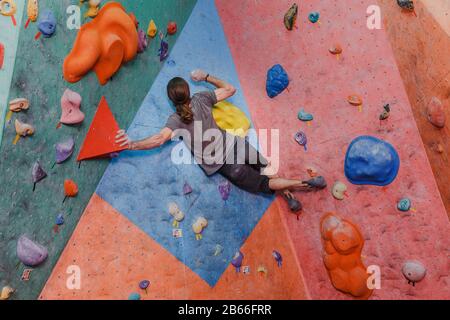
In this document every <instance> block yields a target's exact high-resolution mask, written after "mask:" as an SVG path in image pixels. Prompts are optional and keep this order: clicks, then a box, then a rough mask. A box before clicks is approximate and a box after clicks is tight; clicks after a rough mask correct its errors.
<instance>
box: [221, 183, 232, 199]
mask: <svg viewBox="0 0 450 320" xmlns="http://www.w3.org/2000/svg"><path fill="white" fill-rule="evenodd" d="M219 193H220V196H221V197H222V200H223V201H227V200H228V198H229V197H230V193H231V184H230V182H228V181H225V182H222V183H221V184H219Z"/></svg>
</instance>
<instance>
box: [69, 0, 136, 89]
mask: <svg viewBox="0 0 450 320" xmlns="http://www.w3.org/2000/svg"><path fill="white" fill-rule="evenodd" d="M137 48H138V33H137V30H136V26H135V22H134V21H133V19H132V17H130V15H128V14H127V13H126V12H125V9H124V8H123V6H122V5H121V4H120V3H116V2H109V3H107V4H106V5H105V6H104V7H103V8H102V9H101V10H100V12H99V13H98V15H97V17H96V18H95V19H94V20H92V21H91V22H88V23H86V24H84V25H83V26H82V27H81V29H80V31H79V32H78V35H77V39H76V40H75V44H74V46H73V48H72V51H71V52H70V53H69V55H68V56H67V57H66V59H65V60H64V65H63V74H64V78H65V79H66V80H67V81H68V82H72V83H74V82H78V81H80V80H81V79H82V78H83V77H84V76H85V75H86V74H87V73H88V72H89V71H91V70H94V71H95V73H96V74H97V78H98V80H99V82H100V84H101V85H105V84H106V83H107V82H108V81H109V79H111V77H112V76H113V75H114V74H115V73H116V72H117V71H118V70H119V69H120V67H121V66H122V64H123V63H126V62H129V61H130V60H132V59H134V58H135V57H136V55H137Z"/></svg>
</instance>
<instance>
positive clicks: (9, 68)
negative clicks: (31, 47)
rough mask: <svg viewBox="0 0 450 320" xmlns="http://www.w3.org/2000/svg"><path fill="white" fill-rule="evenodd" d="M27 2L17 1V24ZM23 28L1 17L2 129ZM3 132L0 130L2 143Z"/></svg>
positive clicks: (0, 114)
mask: <svg viewBox="0 0 450 320" xmlns="http://www.w3.org/2000/svg"><path fill="white" fill-rule="evenodd" d="M24 3H25V0H17V1H16V6H17V13H16V14H15V15H14V18H15V19H16V22H17V21H18V22H19V23H20V21H22V14H23V10H24ZM20 30H21V26H20V25H18V26H16V27H14V25H13V22H12V20H11V18H10V17H5V16H2V15H0V43H3V45H4V46H5V61H4V63H3V68H1V69H0V128H3V119H4V117H5V115H6V112H7V105H8V95H9V88H10V86H11V79H12V74H13V71H14V62H15V59H16V49H17V42H18V41H19V33H20ZM2 136H3V130H0V143H1V142H2Z"/></svg>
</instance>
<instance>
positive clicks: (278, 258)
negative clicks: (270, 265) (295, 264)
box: [272, 250, 283, 268]
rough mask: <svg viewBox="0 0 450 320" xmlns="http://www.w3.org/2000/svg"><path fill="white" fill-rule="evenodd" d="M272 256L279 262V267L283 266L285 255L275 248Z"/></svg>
mask: <svg viewBox="0 0 450 320" xmlns="http://www.w3.org/2000/svg"><path fill="white" fill-rule="evenodd" d="M272 256H273V257H274V258H275V261H276V262H277V263H278V267H280V268H281V266H282V264H283V256H282V255H281V253H279V252H278V251H276V250H274V251H273V252H272Z"/></svg>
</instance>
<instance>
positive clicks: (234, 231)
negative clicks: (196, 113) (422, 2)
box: [0, 0, 450, 300]
mask: <svg viewBox="0 0 450 320" xmlns="http://www.w3.org/2000/svg"><path fill="white" fill-rule="evenodd" d="M372 4H373V3H371V1H369V0H362V1H361V0H349V1H345V2H343V1H333V2H330V3H328V2H327V3H326V4H325V3H324V2H323V1H319V0H311V1H307V2H306V1H302V2H299V18H298V22H297V28H294V30H293V31H291V32H289V31H287V30H286V29H285V27H284V25H283V23H282V22H283V16H284V14H285V12H286V11H287V10H288V8H289V7H290V6H291V5H292V3H291V2H290V1H285V0H282V1H268V0H267V1H263V0H259V1H256V0H255V1H239V0H228V1H225V0H216V1H212V0H198V1H197V2H196V5H195V7H194V9H193V11H192V14H191V15H190V17H189V20H188V21H187V23H186V26H185V28H184V29H183V30H182V31H181V32H180V35H179V38H178V40H177V41H176V43H175V45H174V47H173V50H172V52H171V55H170V57H169V59H168V62H167V63H166V64H164V66H163V68H162V69H161V72H160V73H159V74H158V76H157V77H156V79H155V81H154V83H153V85H152V86H151V88H150V86H149V88H148V89H149V90H147V91H146V92H145V93H147V95H146V97H145V99H142V98H141V100H143V102H142V101H140V102H142V103H140V102H139V103H138V105H140V108H139V109H138V110H137V108H136V110H135V111H134V112H131V111H130V112H129V114H128V116H130V118H129V119H131V118H133V117H134V120H133V121H132V122H131V125H130V127H129V133H130V135H131V137H132V138H135V139H136V138H141V137H144V136H146V135H149V134H152V133H155V132H157V131H158V129H159V128H160V127H161V126H163V125H164V123H165V119H166V118H167V116H168V115H169V114H170V112H171V109H170V104H169V102H168V101H167V98H166V96H165V90H164V89H165V85H166V83H167V80H168V79H170V78H171V77H172V76H174V75H179V76H183V77H186V78H187V77H188V76H189V71H190V70H192V69H193V68H197V67H202V68H204V69H206V70H208V72H211V73H212V74H217V75H219V76H221V77H223V78H226V79H227V80H229V81H231V82H232V83H233V84H234V85H235V86H236V87H237V88H238V94H237V95H236V96H235V97H233V98H232V100H231V102H232V103H234V104H235V105H237V106H239V107H240V108H242V109H243V110H244V112H245V113H246V114H247V116H248V117H249V118H250V119H251V121H252V123H253V126H254V127H255V128H256V129H277V130H279V133H280V149H279V152H277V151H276V150H275V149H273V148H269V150H263V151H264V152H267V153H270V154H271V155H272V156H275V155H277V154H278V155H279V157H280V165H281V168H280V174H281V175H284V176H287V177H291V178H298V177H302V178H303V177H306V176H307V173H306V171H307V168H308V167H310V166H311V167H315V168H316V169H317V171H318V172H319V173H320V174H322V175H323V176H325V177H326V178H327V180H328V183H329V185H330V186H331V185H333V183H334V182H335V181H337V180H340V181H343V182H345V183H346V184H347V186H348V192H347V193H348V197H346V198H345V199H344V200H343V201H338V200H336V199H334V198H333V196H332V195H331V190H330V189H331V188H328V189H327V190H324V191H321V192H317V193H305V194H302V193H298V194H297V197H298V198H299V199H300V200H301V201H302V203H303V205H304V212H303V214H302V215H301V216H300V218H299V219H298V218H297V217H296V216H295V215H292V214H291V213H290V212H289V210H288V208H287V206H286V204H285V202H284V201H283V200H282V199H279V198H271V197H262V196H254V195H250V194H247V193H245V192H243V191H240V190H238V189H237V188H234V187H233V188H232V190H231V194H230V198H229V199H228V200H226V201H224V200H223V199H221V198H220V194H219V191H218V185H219V184H220V183H222V182H223V178H221V177H220V176H214V177H212V178H210V179H207V178H206V177H205V176H204V175H203V174H202V172H201V171H200V169H199V168H198V167H196V166H180V167H175V166H174V165H173V164H172V163H171V162H170V160H169V159H168V158H169V156H170V154H171V151H172V150H173V149H174V148H176V147H178V146H179V144H178V143H175V142H173V143H171V144H170V145H167V146H165V147H163V148H160V149H157V150H153V151H151V152H137V153H130V152H126V153H123V154H121V156H120V157H119V158H118V159H115V160H113V161H112V162H111V163H110V165H109V167H108V168H107V170H106V172H105V174H104V175H103V178H102V179H101V181H100V183H99V184H98V185H97V184H94V181H90V185H89V187H91V188H92V189H91V190H90V192H91V193H89V194H88V193H87V192H88V191H89V190H84V191H83V192H85V195H84V196H85V197H86V199H87V197H90V201H89V204H88V205H87V207H86V210H85V211H84V213H83V215H82V217H81V219H80V221H79V223H78V225H77V227H76V229H75V231H74V232H73V234H72V236H71V238H70V240H69V242H68V244H67V245H66V247H65V249H64V251H63V253H62V254H61V256H60V257H59V260H58V262H57V263H56V265H55V267H54V268H53V271H52V273H51V275H50V277H49V278H48V281H47V283H46V285H45V287H44V289H43V290H42V292H41V294H40V295H39V298H40V299H127V298H128V297H129V296H130V294H132V293H133V292H137V293H140V294H141V297H142V299H310V298H312V299H351V297H350V296H348V295H345V294H343V293H341V292H339V291H337V290H336V289H334V288H333V286H332V284H331V282H330V279H329V277H328V274H327V272H326V269H325V267H324V264H323V259H322V258H323V247H322V242H321V232H320V221H321V218H322V217H323V216H324V215H325V214H326V212H330V211H331V212H336V213H337V214H338V215H339V216H341V217H343V218H345V219H348V220H350V221H352V222H353V223H354V224H355V225H357V226H358V228H359V229H360V231H361V234H362V237H363V238H364V240H365V245H364V248H363V251H362V257H361V258H362V261H363V263H364V264H365V265H366V266H369V265H376V266H379V267H380V270H381V289H379V290H375V291H374V293H373V295H372V298H373V299H396V300H397V299H431V298H435V299H448V298H449V297H450V292H449V287H450V286H449V276H448V254H447V251H448V248H449V239H448V234H449V231H450V228H449V222H448V218H447V214H446V210H445V208H444V205H443V202H442V199H441V197H440V194H439V190H438V187H437V184H436V181H435V179H434V176H433V173H432V169H431V166H430V163H429V161H428V158H427V154H426V150H425V148H424V145H423V143H422V140H421V137H420V134H419V130H418V127H417V125H416V121H415V117H414V114H413V110H412V108H411V105H410V103H409V101H408V95H407V93H406V91H405V87H404V85H403V82H402V78H401V76H400V73H399V71H398V68H397V62H396V60H395V59H394V54H393V52H392V50H391V46H390V42H389V38H388V36H387V34H386V31H385V30H384V29H382V30H368V29H367V28H366V19H367V16H366V10H367V7H368V6H369V5H372ZM312 11H317V12H320V15H321V19H320V23H316V24H312V23H310V22H309V21H308V14H309V13H310V12H312ZM398 14H401V11H399V12H398ZM419 14H420V11H419ZM138 18H139V17H138ZM334 43H339V44H340V45H341V46H342V47H343V54H342V55H341V56H340V57H339V58H337V57H336V56H333V55H332V54H330V53H329V51H328V49H329V48H330V46H332V45H333V44H334ZM269 48H270V50H269ZM278 63H279V64H282V65H283V67H284V68H285V69H286V71H287V72H288V74H289V78H290V80H291V84H290V86H289V90H286V91H285V92H283V93H282V94H281V95H279V96H278V97H276V98H275V99H269V98H268V97H267V94H266V92H265V84H266V72H267V70H268V69H269V68H270V67H272V66H273V65H274V64H278ZM87 80H88V79H85V80H84V81H87ZM117 81H119V80H117ZM121 81H123V79H122V80H121ZM115 83H116V77H115V78H114V81H113V82H112V83H111V85H114V84H115ZM121 83H122V82H121ZM126 83H127V85H128V84H129V82H126ZM122 85H123V83H122ZM192 88H193V91H195V92H197V91H200V90H204V89H206V88H207V87H204V86H203V85H194V84H192ZM87 94H88V93H87ZM91 94H93V93H92V92H91ZM351 94H358V95H360V96H361V97H362V99H363V102H364V103H363V107H362V110H361V112H359V111H358V108H357V107H354V106H351V105H349V104H348V102H347V96H349V95H351ZM133 98H134V97H133ZM110 100H111V99H110ZM386 103H389V104H391V106H392V112H391V116H390V118H389V120H387V121H384V122H380V121H379V115H380V113H381V111H382V107H383V105H385V104H386ZM111 104H112V108H113V109H114V110H113V111H115V114H118V111H117V110H118V109H116V108H119V109H120V107H117V105H116V106H115V104H114V102H111ZM133 105H134V104H133ZM301 107H304V108H305V109H306V110H307V111H308V112H311V113H312V114H314V117H315V119H314V121H313V122H312V123H310V125H307V124H305V123H302V122H300V121H299V120H298V119H297V113H298V111H299V110H300V108H301ZM118 119H119V122H120V123H121V124H122V123H123V122H121V121H124V120H122V119H121V118H120V115H118ZM299 129H301V130H302V131H304V132H305V133H306V135H307V137H308V141H309V143H308V149H307V150H305V149H304V148H303V147H301V146H299V145H298V144H297V143H296V142H295V141H294V139H293V137H294V134H295V133H296V132H297V131H298V130H299ZM361 135H372V136H376V137H378V138H380V139H383V140H385V141H387V142H389V143H391V144H392V145H393V146H394V147H395V149H396V150H397V151H398V154H399V156H400V161H401V165H400V172H399V175H398V177H397V178H396V180H395V181H394V182H393V183H392V184H391V185H389V186H386V187H372V186H355V185H351V184H350V183H349V182H348V181H347V179H346V178H345V176H344V157H345V153H346V151H347V149H348V146H349V144H350V143H351V141H352V140H353V139H355V138H357V137H358V136H361ZM10 138H11V137H10ZM30 141H31V140H30ZM23 142H25V143H30V142H28V141H21V142H20V143H23ZM53 143H54V142H53ZM4 145H5V144H4ZM31 164H32V161H31V160H30V163H29V166H31ZM91 165H94V164H91ZM85 166H86V165H83V166H82V168H81V170H83V169H84V170H86V168H85ZM101 173H103V171H102V172H101ZM100 175H101V174H100V173H98V172H97V174H96V175H95V176H100ZM186 182H188V183H189V184H190V185H191V186H192V187H193V190H194V191H193V193H192V194H190V195H187V196H185V195H183V185H184V183H186ZM44 183H47V182H44ZM43 186H44V185H38V189H37V192H42V191H39V190H41V189H42V188H43ZM2 187H3V186H2ZM94 187H97V188H96V189H95V193H94V194H93V195H92V192H93V188H94ZM3 188H4V187H3ZM11 188H12V189H11V190H18V187H17V186H14V189H13V187H11ZM85 188H86V186H85ZM53 192H54V193H56V192H59V190H54V191H53ZM30 194H31V192H29V193H28V197H30ZM34 197H35V195H33V198H34ZM404 197H408V198H410V199H411V200H412V203H413V210H411V211H409V212H407V213H402V212H400V211H398V210H397V203H398V201H399V200H400V199H402V198H404ZM36 199H40V198H36ZM170 202H176V203H177V204H178V205H179V206H180V209H182V210H183V211H184V212H185V214H186V217H185V219H184V221H182V222H181V223H180V226H179V227H178V228H179V229H180V230H181V231H182V237H178V238H177V237H174V236H173V230H174V226H173V224H172V218H171V216H170V215H169V213H168V205H169V203H170ZM19 204H20V203H19ZM57 204H58V205H59V202H58V203H57ZM73 204H74V202H73V201H70V202H69V205H70V206H72V205H73ZM29 206H30V203H29V202H26V203H24V204H23V205H22V207H25V208H26V209H27V210H30V209H29ZM83 207H84V206H83ZM77 209H80V210H81V209H82V208H81V207H80V205H79V206H78V207H77ZM22 211H25V210H24V209H21V211H20V212H22ZM0 212H1V211H0ZM17 212H18V213H17V214H19V210H17ZM25 212H27V211H25ZM17 214H16V215H17ZM198 217H205V218H206V219H208V222H209V225H208V227H207V228H206V229H205V230H204V232H203V239H201V240H197V239H196V237H195V234H194V233H193V231H192V223H193V222H194V221H195V220H196V219H197V218H198ZM25 218H26V217H23V218H22V220H21V218H15V219H17V221H18V222H21V223H22V224H23V223H24V221H26V220H25ZM46 218H48V219H47V221H48V222H49V223H48V224H49V225H50V226H49V227H48V229H47V231H48V232H45V231H41V232H42V233H43V235H41V239H43V241H44V243H45V239H46V237H44V235H47V237H49V236H48V235H51V222H52V221H53V220H54V215H51V217H48V216H46ZM64 228H67V227H66V226H65V227H64ZM23 229H24V230H26V229H25V227H23ZM64 231H66V229H64V230H63V232H64ZM66 232H68V230H67V231H66ZM11 233H12V232H11ZM15 234H16V233H14V235H15ZM66 234H68V233H66ZM178 234H179V233H178ZM32 235H34V234H32ZM36 235H39V233H36ZM53 237H54V236H53ZM58 237H61V235H58ZM11 239H12V240H11V241H10V242H9V246H10V248H11V250H9V252H13V246H14V245H15V241H16V238H13V237H11ZM47 243H48V242H47ZM61 246H62V244H61ZM274 250H276V251H278V252H279V253H281V255H282V257H283V262H282V264H281V265H278V264H277V262H276V261H275V259H274V257H273V255H272V253H273V251H274ZM237 251H240V252H241V253H242V254H243V255H244V259H243V263H242V266H241V270H240V272H238V270H236V268H235V267H234V266H233V265H232V264H231V262H232V259H233V255H234V254H235V253H236V252H237ZM52 254H53V253H52ZM57 257H58V255H57V254H56V255H55V254H54V255H53V256H52V258H51V259H57ZM8 259H9V260H8V261H14V263H16V262H17V261H16V260H14V259H15V257H14V256H13V255H10V256H8ZM407 260H419V261H421V262H422V263H423V264H424V265H425V266H426V268H427V275H426V277H425V279H424V280H423V281H421V282H419V283H417V284H416V286H415V287H413V286H410V285H408V282H407V280H406V279H405V278H404V277H403V275H402V270H401V269H402V265H403V263H404V262H405V261H407ZM2 261H3V259H2ZM48 263H49V262H47V264H46V265H44V268H43V270H44V272H46V270H48V271H49V272H50V270H49V269H47V268H48ZM11 265H12V262H11ZM71 266H77V267H79V268H80V269H79V270H80V271H81V274H80V276H81V278H80V280H81V282H80V285H81V287H80V288H79V289H76V290H73V289H71V288H68V287H67V279H68V277H69V276H70V275H68V274H67V271H68V270H70V267H71ZM38 271H39V272H41V269H38V270H36V273H37V272H38ZM16 274H20V272H19V271H17V272H16ZM144 279H145V280H149V281H150V287H149V289H148V290H147V291H146V292H145V291H143V290H140V289H139V287H138V284H139V282H140V281H142V280H144ZM7 280H9V279H7ZM13 285H17V283H13ZM19 288H20V289H21V290H25V289H24V288H25V285H24V284H19ZM19 297H20V296H19Z"/></svg>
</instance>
